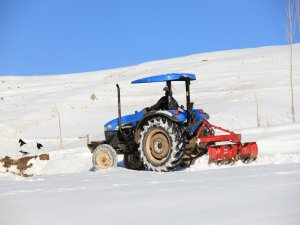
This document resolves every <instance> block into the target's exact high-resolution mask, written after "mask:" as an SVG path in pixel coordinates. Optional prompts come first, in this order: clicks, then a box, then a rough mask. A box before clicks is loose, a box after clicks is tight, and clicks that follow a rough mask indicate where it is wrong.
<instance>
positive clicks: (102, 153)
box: [93, 144, 118, 170]
mask: <svg viewBox="0 0 300 225" xmlns="http://www.w3.org/2000/svg"><path fill="white" fill-rule="evenodd" d="M117 163H118V157H117V152H116V150H115V149H114V148H113V147H111V146H110V145H107V144H101V145H99V146H98V147H97V148H96V149H95V151H94V152H93V166H94V168H95V169H101V170H105V169H108V168H110V167H116V166H117Z"/></svg>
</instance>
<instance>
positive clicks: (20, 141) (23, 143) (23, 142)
mask: <svg viewBox="0 0 300 225" xmlns="http://www.w3.org/2000/svg"><path fill="white" fill-rule="evenodd" d="M19 143H20V147H22V146H23V145H26V144H27V143H26V142H25V141H23V140H22V139H21V138H20V139H19Z"/></svg>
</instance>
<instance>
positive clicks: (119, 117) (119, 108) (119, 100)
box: [116, 84, 122, 131]
mask: <svg viewBox="0 0 300 225" xmlns="http://www.w3.org/2000/svg"><path fill="white" fill-rule="evenodd" d="M116 86H117V89H118V125H119V131H121V125H122V121H121V96H120V87H119V84H117V85H116Z"/></svg>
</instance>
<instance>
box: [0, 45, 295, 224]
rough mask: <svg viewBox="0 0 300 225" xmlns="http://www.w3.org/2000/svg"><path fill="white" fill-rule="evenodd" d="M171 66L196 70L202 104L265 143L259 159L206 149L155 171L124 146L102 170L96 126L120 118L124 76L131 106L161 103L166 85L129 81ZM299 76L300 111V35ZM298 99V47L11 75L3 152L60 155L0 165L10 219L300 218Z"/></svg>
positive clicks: (3, 210) (1, 105) (0, 120)
mask: <svg viewBox="0 0 300 225" xmlns="http://www.w3.org/2000/svg"><path fill="white" fill-rule="evenodd" d="M172 72H187V73H194V74H196V75H197V80H196V81H194V82H192V86H191V89H192V90H191V94H192V100H193V101H194V102H195V107H196V108H203V109H204V110H205V111H206V112H208V113H209V114H210V116H211V119H210V121H211V122H212V123H214V124H217V125H220V126H222V127H225V128H229V129H233V130H235V131H237V132H240V133H242V135H243V139H244V141H257V143H258V147H259V157H258V159H257V161H255V162H252V163H250V164H247V165H245V164H242V163H237V164H235V165H233V166H228V165H227V166H216V165H208V164H207V157H205V156H204V157H203V158H201V159H199V160H198V161H197V162H196V163H195V164H194V165H193V166H192V167H191V168H189V169H186V170H182V171H177V172H173V173H154V172H147V171H140V172H137V171H130V170H126V169H124V168H123V167H122V166H123V163H122V157H121V156H120V157H119V167H118V168H114V169H111V170H108V171H104V172H103V171H96V172H94V171H92V170H91V168H92V163H91V154H90V153H89V151H88V149H87V148H86V138H85V136H86V135H87V134H90V138H91V139H94V140H98V139H102V138H103V137H104V136H103V125H104V123H105V122H106V121H108V120H110V119H113V118H115V117H116V116H117V97H116V88H115V84H116V83H119V85H120V86H121V96H122V114H128V113H133V112H134V111H135V110H139V109H142V108H144V107H145V106H150V105H152V104H154V103H155V102H156V101H157V100H158V99H159V98H160V97H161V96H162V95H163V91H162V88H163V86H164V84H162V83H153V84H139V85H131V84H130V81H132V80H134V79H138V78H142V77H146V76H151V75H159V74H163V73H172ZM294 86H295V89H294V95H295V110H296V118H297V121H299V120H300V104H299V102H300V89H299V87H300V44H296V45H295V46H294ZM92 94H94V95H95V96H96V99H94V100H93V99H92V98H91V96H92ZM174 95H175V98H176V99H177V100H178V101H179V103H180V104H183V105H184V104H185V96H184V85H183V84H182V83H176V84H174ZM290 105H291V101H290V83H289V61H288V48H287V46H273V47H263V48H255V49H242V50H232V51H224V52H211V53H204V54H197V55H191V56H186V57H181V58H176V59H168V60H161V61H154V62H149V63H144V64H140V65H137V66H131V67H126V68H119V69H112V70H105V71H98V72H90V73H81V74H72V75H57V76H42V77H41V76H36V77H34V76H33V77H15V76H9V77H0V112H1V116H0V158H2V157H3V156H6V155H8V156H11V157H18V156H20V153H19V150H20V147H19V144H18V140H19V138H22V139H23V140H24V141H25V142H27V145H25V146H23V147H22V150H23V151H29V152H30V153H31V154H38V153H44V152H47V153H49V155H50V160H49V161H40V160H31V161H30V162H31V163H33V166H32V167H31V168H30V169H29V170H30V171H29V172H30V173H33V174H35V175H37V176H34V177H30V178H23V177H18V176H15V175H12V174H10V173H4V168H1V167H0V168H1V169H0V171H2V172H1V173H0V196H1V198H0V199H1V200H0V224H5V225H10V224H20V223H21V224H30V225H33V224H120V223H122V224H154V223H155V224H200V223H201V224H202V223H204V224H241V223H243V224H272V225H273V224H299V221H300V204H299V202H300V191H299V190H300V123H299V122H297V123H294V124H292V123H291V106H290ZM257 106H258V107H257ZM57 110H58V112H59V113H60V117H61V125H62V136H63V149H62V150H59V130H58V116H57ZM257 112H258V113H257ZM257 121H259V124H258V122H257ZM258 125H259V126H258ZM36 142H39V143H42V144H43V146H44V148H43V150H37V149H36Z"/></svg>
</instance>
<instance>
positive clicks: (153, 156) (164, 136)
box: [139, 117, 184, 172]
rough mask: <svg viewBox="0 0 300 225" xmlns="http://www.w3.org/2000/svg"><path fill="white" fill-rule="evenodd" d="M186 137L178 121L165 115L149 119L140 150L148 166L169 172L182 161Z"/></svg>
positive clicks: (141, 139)
mask: <svg viewBox="0 0 300 225" xmlns="http://www.w3.org/2000/svg"><path fill="white" fill-rule="evenodd" d="M183 143H184V138H183V135H182V132H181V129H180V127H179V126H178V124H177V123H175V122H173V121H171V120H170V119H167V118H164V117H156V118H153V119H151V120H149V121H148V122H147V123H146V124H145V125H144V126H143V130H142V132H141V138H140V141H139V152H140V155H141V158H142V160H143V162H144V165H145V167H146V168H148V169H150V170H153V171H158V172H167V171H173V170H175V169H176V167H177V166H178V165H179V164H180V163H181V157H182V154H183V151H184V144H183Z"/></svg>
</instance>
